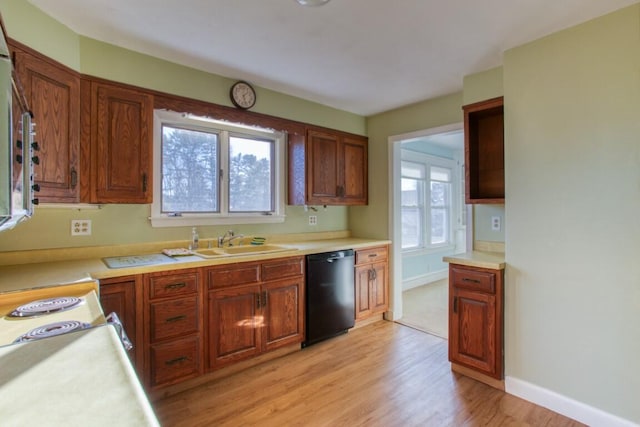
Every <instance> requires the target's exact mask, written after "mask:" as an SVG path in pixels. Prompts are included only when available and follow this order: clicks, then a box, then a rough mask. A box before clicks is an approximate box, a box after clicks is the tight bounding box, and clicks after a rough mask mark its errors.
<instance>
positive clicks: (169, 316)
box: [143, 269, 204, 391]
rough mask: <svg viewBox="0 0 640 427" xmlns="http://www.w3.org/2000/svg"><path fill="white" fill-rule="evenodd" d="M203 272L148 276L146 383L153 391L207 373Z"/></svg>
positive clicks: (177, 271)
mask: <svg viewBox="0 0 640 427" xmlns="http://www.w3.org/2000/svg"><path fill="white" fill-rule="evenodd" d="M200 288H201V272H200V270H198V269H186V270H175V271H165V272H159V273H150V274H145V275H144V298H145V303H144V310H143V317H144V345H143V351H144V367H145V368H144V370H143V371H144V379H145V384H147V387H148V388H149V389H150V390H151V391H155V390H157V389H158V388H161V387H165V386H168V385H171V384H175V383H178V382H181V381H184V380H187V379H191V378H195V377H197V376H199V375H201V374H202V373H203V366H204V364H203V357H204V356H203V354H204V349H203V342H204V333H203V332H204V328H203V319H204V314H203V313H204V307H203V302H202V298H201V289H200Z"/></svg>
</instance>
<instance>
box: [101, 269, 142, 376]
mask: <svg viewBox="0 0 640 427" xmlns="http://www.w3.org/2000/svg"><path fill="white" fill-rule="evenodd" d="M140 287H141V276H126V277H118V278H113V279H103V280H100V305H101V306H102V311H103V312H104V314H105V315H108V314H109V313H113V312H115V313H116V314H117V315H118V318H119V319H120V321H121V322H122V326H123V328H124V330H125V332H126V334H127V336H128V337H129V340H130V341H131V343H132V344H133V349H131V350H129V351H128V352H127V354H128V355H129V359H130V360H131V362H132V363H133V365H134V367H135V366H139V364H138V361H137V360H136V355H137V354H139V355H142V351H140V350H139V349H138V346H139V345H140V342H139V340H138V339H137V338H138V337H139V336H140V334H138V332H137V328H138V327H140V325H139V324H138V322H136V312H137V311H138V310H137V308H136V301H137V300H138V298H136V292H137V290H138V289H139V288H140Z"/></svg>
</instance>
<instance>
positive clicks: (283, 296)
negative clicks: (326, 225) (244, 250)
mask: <svg viewBox="0 0 640 427" xmlns="http://www.w3.org/2000/svg"><path fill="white" fill-rule="evenodd" d="M303 260H304V258H303V257H292V258H282V259H276V260H272V261H265V262H262V263H260V262H245V263H236V264H227V265H221V266H217V267H213V268H210V269H208V270H207V278H208V289H209V302H208V307H209V314H208V318H209V326H208V331H209V345H208V349H209V355H208V359H209V369H210V370H214V369H218V368H221V367H224V366H227V365H230V364H232V363H235V362H239V361H241V360H245V359H249V358H251V357H254V356H258V355H259V354H262V353H265V352H268V351H272V350H275V349H278V348H281V347H284V346H287V345H292V344H298V343H301V342H302V341H303V340H304V312H303V309H304V262H303Z"/></svg>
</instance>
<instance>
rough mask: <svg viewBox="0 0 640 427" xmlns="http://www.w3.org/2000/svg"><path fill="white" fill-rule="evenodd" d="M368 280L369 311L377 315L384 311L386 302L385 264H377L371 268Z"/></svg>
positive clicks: (386, 305) (386, 274) (386, 281)
mask: <svg viewBox="0 0 640 427" xmlns="http://www.w3.org/2000/svg"><path fill="white" fill-rule="evenodd" d="M369 277H370V279H369V300H370V306H371V311H372V312H374V313H379V312H381V311H386V310H387V308H388V305H389V302H388V289H387V288H388V285H387V283H388V281H389V279H388V272H387V263H386V262H379V263H376V264H373V265H372V266H371V273H370V276H369Z"/></svg>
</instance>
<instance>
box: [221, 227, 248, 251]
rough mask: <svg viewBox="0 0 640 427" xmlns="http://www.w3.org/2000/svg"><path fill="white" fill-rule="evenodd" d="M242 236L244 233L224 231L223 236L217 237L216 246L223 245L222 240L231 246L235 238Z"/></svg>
mask: <svg viewBox="0 0 640 427" xmlns="http://www.w3.org/2000/svg"><path fill="white" fill-rule="evenodd" d="M243 237H244V235H242V234H238V235H237V236H236V235H235V233H234V232H233V230H229V231H227V232H226V233H224V236H220V237H218V247H219V248H222V247H223V246H224V242H227V243H228V244H229V246H233V243H231V242H233V241H234V240H236V239H242V238H243Z"/></svg>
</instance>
